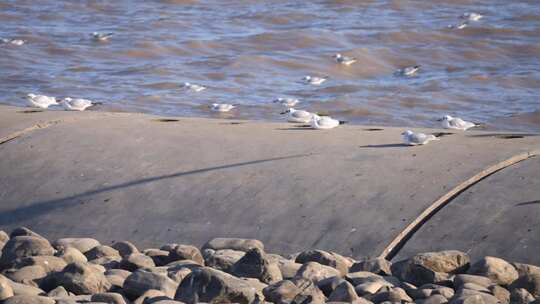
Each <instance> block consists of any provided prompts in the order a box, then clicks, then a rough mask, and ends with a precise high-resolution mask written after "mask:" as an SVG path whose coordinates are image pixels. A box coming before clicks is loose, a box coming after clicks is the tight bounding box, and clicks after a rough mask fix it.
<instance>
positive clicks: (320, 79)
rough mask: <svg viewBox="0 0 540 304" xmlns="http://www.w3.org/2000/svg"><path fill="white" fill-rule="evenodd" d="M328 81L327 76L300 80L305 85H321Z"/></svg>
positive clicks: (307, 77)
mask: <svg viewBox="0 0 540 304" xmlns="http://www.w3.org/2000/svg"><path fill="white" fill-rule="evenodd" d="M327 79H328V76H325V77H316V76H309V75H308V76H304V78H302V80H303V81H304V82H305V83H306V84H312V85H321V84H322V83H323V82H325V81H326V80H327Z"/></svg>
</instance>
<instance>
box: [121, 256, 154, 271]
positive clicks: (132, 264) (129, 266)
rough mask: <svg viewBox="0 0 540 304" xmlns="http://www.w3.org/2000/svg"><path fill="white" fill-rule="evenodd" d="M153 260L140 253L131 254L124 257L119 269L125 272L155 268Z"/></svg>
mask: <svg viewBox="0 0 540 304" xmlns="http://www.w3.org/2000/svg"><path fill="white" fill-rule="evenodd" d="M155 266H156V264H154V260H152V258H151V257H148V256H146V255H144V254H142V253H133V254H130V255H128V256H124V258H123V259H122V261H121V262H120V267H121V268H122V269H125V270H129V271H135V270H137V269H140V268H148V267H155Z"/></svg>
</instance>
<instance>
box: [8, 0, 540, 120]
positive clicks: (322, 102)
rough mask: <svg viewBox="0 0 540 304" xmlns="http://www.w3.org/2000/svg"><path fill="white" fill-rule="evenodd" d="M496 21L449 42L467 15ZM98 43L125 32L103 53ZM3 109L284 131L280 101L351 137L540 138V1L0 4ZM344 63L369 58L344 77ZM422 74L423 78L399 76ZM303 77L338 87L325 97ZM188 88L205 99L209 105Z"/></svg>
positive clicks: (50, 0)
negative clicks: (352, 130) (76, 103)
mask: <svg viewBox="0 0 540 304" xmlns="http://www.w3.org/2000/svg"><path fill="white" fill-rule="evenodd" d="M466 12H477V13H480V14H482V15H484V18H482V19H481V20H480V21H478V22H470V24H469V26H468V27H467V28H464V29H461V30H458V29H449V28H447V26H448V25H451V24H458V23H459V22H461V21H462V20H461V19H460V18H459V16H460V15H462V14H463V13H466ZM94 31H103V32H113V33H114V36H113V37H112V38H111V40H110V41H108V42H95V41H93V40H92V39H91V38H90V33H92V32H94ZM0 37H1V38H19V39H24V40H26V44H24V45H22V46H12V45H6V44H4V45H0V94H1V96H2V98H1V100H2V101H1V102H2V103H4V104H10V105H23V104H24V100H23V99H22V98H21V97H22V96H24V95H25V94H27V93H30V92H34V93H40V94H47V95H54V96H74V97H84V98H88V99H93V100H96V101H101V102H104V103H105V105H104V106H100V107H99V108H98V109H97V110H113V111H134V112H146V113H153V114H161V115H182V116H210V117H220V116H218V115H217V114H213V113H212V112H210V111H209V109H208V105H209V104H210V103H213V102H226V103H233V104H238V105H239V106H238V108H237V109H235V110H233V112H231V113H230V114H226V115H221V116H222V117H232V118H250V119H263V120H281V119H283V118H282V117H280V115H279V112H280V110H281V109H279V107H278V106H276V104H273V103H272V102H271V101H272V100H273V99H275V98H277V97H295V98H299V99H300V100H301V103H300V104H299V106H298V108H303V109H307V110H312V111H317V112H324V113H328V114H330V115H332V116H335V117H337V118H339V119H343V120H348V121H351V122H353V123H361V124H372V125H393V126H396V125H399V126H421V127H433V126H438V123H437V122H436V121H435V119H437V118H439V117H440V116H442V115H444V114H451V115H454V116H460V117H463V118H466V119H469V120H472V121H475V122H484V123H486V124H487V126H488V128H491V129H499V130H521V131H540V99H539V92H540V90H539V88H540V1H538V0H529V1H526V0H521V1H519V0H517V1H508V0H484V1H472V0H470V1H467V0H444V1H443V0H435V1H433V0H432V1H424V0H418V1H412V0H392V1H391V0H372V1H368V0H341V1H339V0H334V1H329V0H325V1H323V0H319V1H286V0H282V1H257V0H249V1H248V0H227V1H217V0H200V1H196V0H193V1H187V0H169V1H164V0H163V1H158V0H153V1H150V0H149V1H135V0H117V1H61V0H40V1H35V0H0ZM337 52H340V53H344V54H345V55H349V56H354V57H356V58H358V63H357V64H355V65H352V66H342V65H339V64H336V62H335V61H334V60H333V58H332V55H334V54H335V53H337ZM416 64H419V65H421V66H422V69H421V70H420V73H419V74H418V75H416V76H413V77H397V76H395V75H394V72H395V71H396V70H397V69H399V68H402V67H405V66H408V65H416ZM304 75H316V76H329V79H328V81H326V82H325V83H324V84H323V85H321V86H308V85H305V84H302V83H301V82H300V79H301V78H302V77H303V76H304ZM183 82H191V83H196V84H201V85H204V86H207V87H208V89H207V90H205V91H202V92H200V93H189V92H185V91H183V90H182V89H180V88H179V85H180V84H181V83H183Z"/></svg>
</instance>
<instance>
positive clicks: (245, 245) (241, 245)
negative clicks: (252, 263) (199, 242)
mask: <svg viewBox="0 0 540 304" xmlns="http://www.w3.org/2000/svg"><path fill="white" fill-rule="evenodd" d="M253 248H259V249H260V250H261V251H263V252H264V245H263V243H262V242H261V241H259V240H254V239H240V238H215V239H211V240H210V241H208V242H207V243H206V244H204V246H203V248H202V249H203V250H204V249H213V250H223V249H231V250H237V251H244V252H247V251H248V250H250V249H253Z"/></svg>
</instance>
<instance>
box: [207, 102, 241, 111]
mask: <svg viewBox="0 0 540 304" xmlns="http://www.w3.org/2000/svg"><path fill="white" fill-rule="evenodd" d="M234 108H236V106H234V105H232V104H228V103H213V104H212V105H210V109H211V110H212V111H214V112H229V111H230V110H232V109H234Z"/></svg>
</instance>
